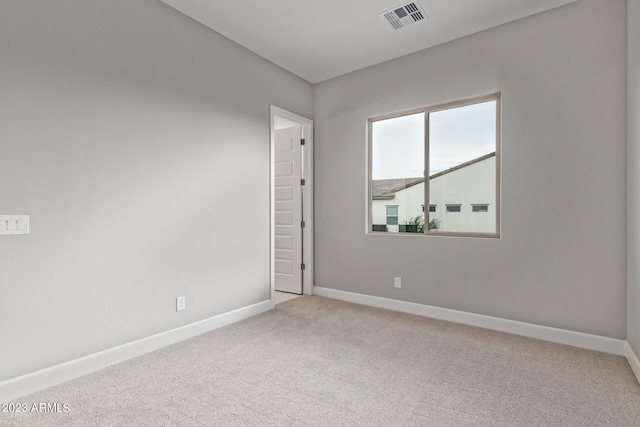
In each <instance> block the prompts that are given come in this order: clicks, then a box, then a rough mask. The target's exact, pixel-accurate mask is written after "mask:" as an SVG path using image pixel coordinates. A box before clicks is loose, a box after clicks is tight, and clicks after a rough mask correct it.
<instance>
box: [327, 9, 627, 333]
mask: <svg viewBox="0 0 640 427" xmlns="http://www.w3.org/2000/svg"><path fill="white" fill-rule="evenodd" d="M625 12H626V1H625V0H615V1H600V0H583V1H580V2H576V3H573V4H570V5H568V6H564V7H561V8H558V9H555V10H551V11H549V12H546V13H543V14H539V15H536V16H533V17H529V18H527V19H523V20H520V21H517V22H514V23H511V24H507V25H504V26H501V27H498V28H495V29H492V30H488V31H485V32H482V33H479V34H476V35H473V36H470V37H466V38H464V39H461V40H457V41H453V42H451V43H448V44H445V45H442V46H439V47H435V48H432V49H428V50H426V51H422V52H419V53H416V54H413V55H410V56H407V57H403V58H400V59H397V60H394V61H390V62H387V63H384V64H381V65H378V66H374V67H371V68H368V69H365V70H361V71H358V72H354V73H352V74H349V75H345V76H342V77H339V78H336V79H333V80H329V81H327V82H324V83H321V84H319V85H316V86H315V87H314V118H315V128H316V147H315V161H316V165H315V167H316V169H315V171H316V172H315V183H316V187H315V190H316V193H315V197H316V199H315V206H316V212H315V218H316V230H315V231H316V236H315V239H316V240H315V243H316V247H315V251H316V252H315V253H316V265H315V267H316V277H315V284H316V285H317V286H322V287H327V288H332V289H337V290H344V291H351V292H356V293H362V294H367V295H375V296H381V297H387V298H393V299H398V300H404V301H411V302H415V303H422V304H429V305H434V306H439V307H446V308H452V309H457V310H463V311H467V312H473V313H480V314H485V315H491V316H497V317H501V318H507V319H514V320H519V321H524V322H530V323H534V324H539V325H547V326H552V327H558V328H563V329H568V330H574V331H580V332H585V333H591V334H597V335H603V336H607V337H613V338H620V339H624V338H626V310H625V307H626V294H627V290H626V261H625V260H626V166H625V165H626V114H627V113H626V111H627V110H626V83H625V82H626V54H627V52H626V41H625V39H626V15H625ZM495 91H502V96H503V98H502V100H503V104H502V107H503V115H502V120H503V122H502V124H503V125H502V141H503V151H502V154H503V157H502V238H501V239H499V240H497V239H472V238H451V237H424V236H386V235H382V236H380V235H367V234H365V227H366V220H365V206H366V200H365V187H366V175H367V172H366V158H367V155H366V140H367V139H366V123H367V117H370V116H374V115H380V114H384V113H389V112H393V111H399V110H404V109H410V108H413V107H417V106H424V105H435V104H439V103H442V102H447V101H452V100H458V99H463V98H467V97H473V96H477V95H481V94H487V93H492V92H495ZM393 276H401V277H402V279H403V281H402V289H394V287H393Z"/></svg>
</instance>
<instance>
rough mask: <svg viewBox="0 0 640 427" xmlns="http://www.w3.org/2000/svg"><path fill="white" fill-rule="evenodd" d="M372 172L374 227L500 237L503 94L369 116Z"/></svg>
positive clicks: (395, 230) (371, 210) (370, 195)
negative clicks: (385, 225) (501, 96)
mask: <svg viewBox="0 0 640 427" xmlns="http://www.w3.org/2000/svg"><path fill="white" fill-rule="evenodd" d="M368 173H369V212H368V215H369V230H370V231H374V227H373V224H382V223H385V220H386V224H388V225H394V226H396V227H389V229H388V230H387V231H388V232H390V233H394V232H396V233H403V232H408V231H407V230H415V229H417V230H419V231H418V232H419V233H424V234H432V235H433V234H439V235H470V236H480V237H498V236H499V230H500V226H499V224H500V222H499V213H500V208H499V207H500V199H499V194H500V191H499V182H500V94H494V95H489V96H484V97H479V98H474V99H469V100H465V101H458V102H453V103H449V104H443V105H438V106H434V107H427V108H422V109H417V110H413V111H408V112H406V113H400V114H394V115H389V116H384V117H379V118H372V119H369V171H368ZM389 202H392V203H393V205H389ZM439 204H440V205H444V206H445V208H444V209H440V210H437V209H436V206H437V205H439ZM490 205H491V206H492V208H491V209H489V206H490ZM425 206H428V207H429V208H428V209H425ZM463 206H467V208H463ZM468 206H471V209H469V208H468ZM425 211H428V212H425ZM477 213H484V214H485V215H474V214H477ZM427 224H428V226H425V225H427Z"/></svg>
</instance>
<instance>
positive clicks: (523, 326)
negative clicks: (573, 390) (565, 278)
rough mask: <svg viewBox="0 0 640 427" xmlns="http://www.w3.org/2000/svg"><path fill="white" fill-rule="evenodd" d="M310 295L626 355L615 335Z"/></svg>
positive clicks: (342, 294)
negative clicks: (611, 336) (609, 336)
mask: <svg viewBox="0 0 640 427" xmlns="http://www.w3.org/2000/svg"><path fill="white" fill-rule="evenodd" d="M313 294H314V295H318V296H321V297H326V298H333V299H337V300H342V301H347V302H353V303H356V304H363V305H368V306H371V307H377V308H385V309H388V310H394V311H400V312H403V313H409V314H416V315H418V316H424V317H431V318H434V319H440V320H447V321H449V322H454V323H462V324H465V325H470V326H477V327H480V328H485V329H492V330H496V331H500V332H508V333H511V334H515V335H521V336H525V337H529V338H536V339H540V340H544V341H550V342H555V343H559V344H567V345H571V346H574V347H580V348H585V349H589V350H596V351H601V352H604V353H610V354H615V355H618V356H625V355H626V348H625V346H627V345H628V344H627V342H626V341H625V340H620V339H615V338H607V337H602V336H599V335H590V334H585V333H582V332H574V331H568V330H565V329H557V328H550V327H548V326H540V325H534V324H532V323H524V322H518V321H515V320H508V319H501V318H499V317H491V316H485V315H482V314H474V313H468V312H464V311H458V310H451V309H448V308H440V307H434V306H430V305H424V304H416V303H412V302H406V301H400V300H394V299H389V298H381V297H376V296H371V295H364V294H357V293H353V292H346V291H339V290H335V289H329V288H323V287H319V286H315V287H314V288H313ZM636 361H637V359H636ZM636 375H637V374H636Z"/></svg>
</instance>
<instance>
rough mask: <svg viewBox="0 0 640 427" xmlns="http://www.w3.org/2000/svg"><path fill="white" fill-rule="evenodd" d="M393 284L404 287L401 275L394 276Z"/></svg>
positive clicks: (396, 286)
mask: <svg viewBox="0 0 640 427" xmlns="http://www.w3.org/2000/svg"><path fill="white" fill-rule="evenodd" d="M393 286H394V287H395V288H401V287H402V279H401V278H400V277H394V278H393Z"/></svg>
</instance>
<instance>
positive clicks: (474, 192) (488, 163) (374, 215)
mask: <svg viewBox="0 0 640 427" xmlns="http://www.w3.org/2000/svg"><path fill="white" fill-rule="evenodd" d="M495 159H496V157H495V152H494V153H490V154H487V155H484V156H482V157H478V158H476V159H473V160H471V161H468V162H466V163H463V164H460V165H458V166H455V167H452V168H450V169H447V170H444V171H441V172H438V173H435V174H433V175H431V176H430V177H429V183H430V184H429V185H430V186H429V203H424V177H415V178H398V179H381V180H373V181H372V183H371V185H372V190H371V195H372V201H371V220H372V224H373V227H372V229H373V230H372V231H387V232H394V233H397V232H404V231H414V230H413V229H411V228H408V227H406V226H405V225H406V224H408V223H410V222H412V221H415V220H416V218H418V217H421V219H422V220H423V221H425V222H426V223H429V222H430V221H433V222H432V227H433V226H437V228H435V229H432V231H457V232H475V233H495V232H496V209H497V206H496V184H495V182H496V179H495V173H496V163H495ZM434 220H435V221H434Z"/></svg>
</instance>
